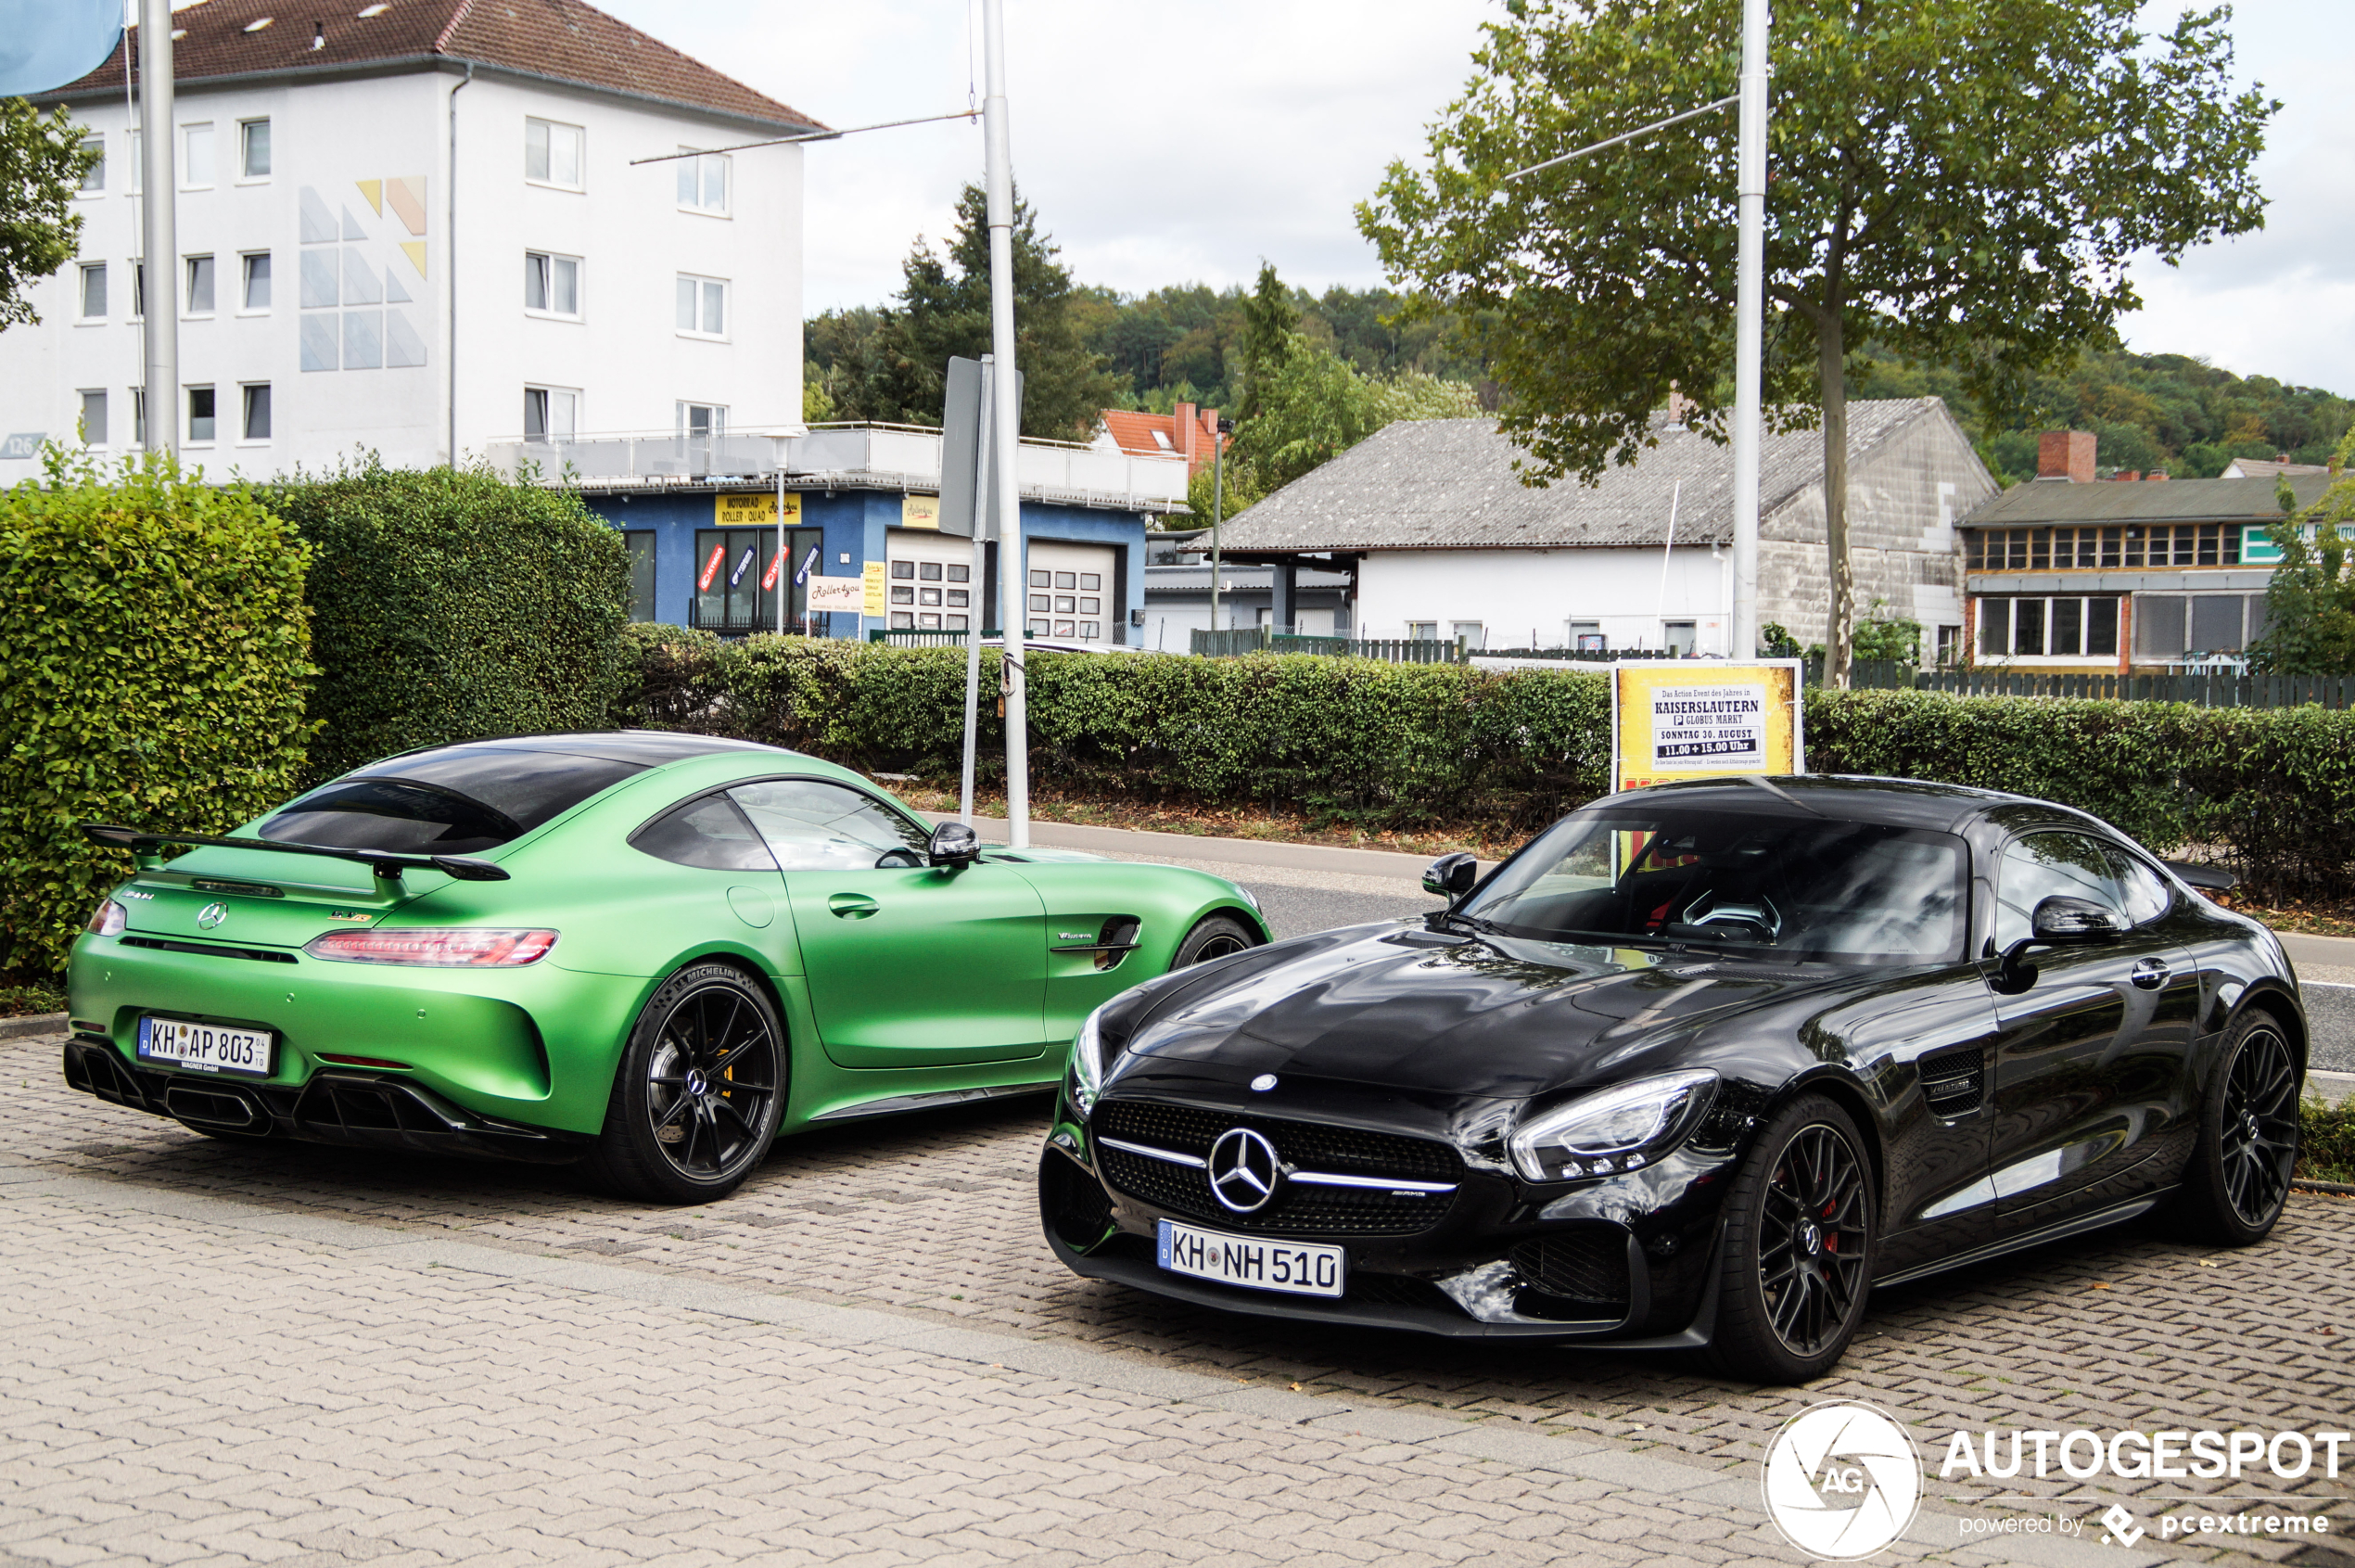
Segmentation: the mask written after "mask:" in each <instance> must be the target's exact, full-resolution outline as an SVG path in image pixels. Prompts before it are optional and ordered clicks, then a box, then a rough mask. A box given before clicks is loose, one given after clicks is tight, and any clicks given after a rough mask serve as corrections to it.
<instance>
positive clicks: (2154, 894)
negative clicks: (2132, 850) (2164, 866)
mask: <svg viewBox="0 0 2355 1568" xmlns="http://www.w3.org/2000/svg"><path fill="white" fill-rule="evenodd" d="M2109 858H2110V862H2111V864H2112V865H2114V866H2115V867H2116V868H2117V871H2118V893H2119V902H2120V907H2122V908H2123V909H2124V910H2125V911H2126V924H2129V925H2142V924H2147V923H2148V922H2150V921H2154V920H2157V919H2158V917H2159V916H2160V915H2163V914H2165V913H2166V912H2167V911H2169V910H2171V909H2173V908H2174V907H2175V895H2174V893H2173V891H2172V890H2171V889H2170V888H2169V887H2168V886H2167V884H2166V882H2165V881H2164V880H2162V879H2161V878H2160V876H2159V874H2158V873H2157V872H2155V871H2153V870H2151V868H2150V867H2148V866H2146V865H2145V864H2143V862H2142V861H2140V860H2136V859H2135V858H2134V857H2133V856H2132V855H2130V854H2128V853H2127V852H2126V851H2125V850H2123V849H2119V848H2110V849H2109Z"/></svg>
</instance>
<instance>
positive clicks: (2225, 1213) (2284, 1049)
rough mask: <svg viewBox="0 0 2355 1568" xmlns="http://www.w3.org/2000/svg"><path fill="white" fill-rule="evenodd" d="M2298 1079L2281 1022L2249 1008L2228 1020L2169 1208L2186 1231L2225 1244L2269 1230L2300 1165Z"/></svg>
mask: <svg viewBox="0 0 2355 1568" xmlns="http://www.w3.org/2000/svg"><path fill="white" fill-rule="evenodd" d="M2298 1081H2299V1074H2298V1053H2297V1052H2296V1051H2294V1050H2293V1049H2292V1048H2291V1046H2290V1043H2289V1034H2288V1031H2287V1030H2285V1029H2284V1028H2283V1026H2282V1023H2281V1020H2280V1019H2278V1018H2276V1017H2274V1016H2273V1015H2272V1013H2268V1012H2266V1011H2265V1010H2264V1009H2263V1008H2251V1009H2249V1010H2248V1011H2247V1012H2246V1013H2242V1014H2241V1015H2240V1017H2239V1018H2237V1019H2235V1020H2234V1024H2233V1026H2232V1028H2231V1029H2230V1030H2229V1031H2227V1032H2226V1034H2225V1036H2224V1047H2223V1049H2222V1050H2221V1051H2220V1052H2217V1053H2216V1066H2215V1068H2214V1070H2213V1071H2212V1072H2211V1073H2210V1074H2209V1080H2208V1092H2207V1093H2206V1094H2204V1095H2202V1096H2201V1097H2200V1108H2199V1141H2198V1143H2197V1144H2196V1145H2195V1147H2194V1148H2193V1151H2192V1157H2191V1161H2190V1163H2189V1164H2188V1165H2187V1166H2185V1167H2184V1170H2183V1186H2182V1188H2181V1189H2180V1190H2179V1191H2180V1193H2181V1196H2180V1197H2179V1198H2178V1199H2177V1201H2176V1204H2175V1209H2176V1216H2177V1218H2178V1219H2179V1220H2180V1222H2181V1223H2182V1225H2183V1229H2184V1230H2188V1231H2190V1232H2191V1233H2192V1234H2193V1235H2195V1236H2196V1237H2197V1238H2198V1239H2199V1240H2201V1241H2204V1242H2211V1243H2217V1244H2219V1245H2221V1246H2228V1247H2246V1246H2253V1245H2255V1244H2256V1243H2259V1242H2261V1241H2263V1240H2264V1239H2265V1238H2266V1236H2267V1235H2269V1234H2270V1233H2271V1232H2272V1229H2273V1224H2274V1222H2275V1221H2276V1220H2278V1219H2280V1218H2281V1217H2282V1209H2283V1208H2284V1206H2285V1205H2287V1204H2288V1202H2289V1177H2290V1170H2291V1168H2292V1167H2293V1166H2296V1165H2297V1163H2298Z"/></svg>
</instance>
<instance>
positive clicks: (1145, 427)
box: [1102, 403, 1218, 473]
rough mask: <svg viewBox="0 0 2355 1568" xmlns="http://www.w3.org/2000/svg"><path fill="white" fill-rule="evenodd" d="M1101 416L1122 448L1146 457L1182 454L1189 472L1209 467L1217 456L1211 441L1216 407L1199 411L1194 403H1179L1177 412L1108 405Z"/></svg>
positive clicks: (1215, 423)
mask: <svg viewBox="0 0 2355 1568" xmlns="http://www.w3.org/2000/svg"><path fill="white" fill-rule="evenodd" d="M1102 419H1103V424H1104V429H1105V430H1106V431H1107V432H1109V433H1110V435H1111V436H1112V439H1113V440H1114V443H1115V444H1116V445H1117V446H1118V447H1119V448H1120V450H1121V451H1123V452H1129V453H1138V454H1139V455H1142V456H1146V457H1183V458H1185V459H1186V460H1187V472H1189V473H1192V472H1194V471H1196V470H1198V469H1201V468H1203V467H1206V466H1207V465H1209V463H1210V460H1211V458H1212V457H1213V456H1214V455H1216V451H1215V448H1214V447H1213V446H1212V444H1211V440H1212V437H1213V436H1214V435H1215V434H1216V427H1217V419H1218V413H1217V410H1216V409H1203V410H1197V409H1196V408H1195V407H1194V405H1193V404H1191V403H1179V404H1178V412H1177V413H1175V414H1141V413H1139V412H1138V411H1137V410H1135V409H1129V408H1108V409H1105V410H1104V411H1103V414H1102ZM1156 437H1159V438H1160V439H1159V440H1156V439H1155V438H1156Z"/></svg>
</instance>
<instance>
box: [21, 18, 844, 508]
mask: <svg viewBox="0 0 2355 1568" xmlns="http://www.w3.org/2000/svg"><path fill="white" fill-rule="evenodd" d="M173 20H174V21H175V22H176V23H177V24H178V27H177V29H176V30H175V32H174V35H173V36H174V40H175V44H174V52H175V70H174V73H173V74H174V79H175V83H176V93H177V97H178V105H177V114H176V116H175V118H176V120H177V121H178V123H177V124H176V125H175V126H174V129H173V134H174V136H175V137H176V138H177V155H178V168H179V185H180V189H179V191H178V193H177V197H176V201H177V206H176V221H177V226H178V231H179V233H178V240H179V244H178V249H179V252H180V253H179V254H178V255H176V256H174V257H172V260H171V264H170V266H169V268H168V269H165V270H164V271H163V273H162V274H161V275H159V274H157V273H156V272H155V271H153V270H151V269H149V268H147V267H146V266H144V265H143V260H142V258H143V254H144V250H145V247H144V245H143V244H142V241H141V232H142V230H141V222H140V199H139V194H138V192H139V180H140V157H139V150H138V134H137V125H138V119H137V116H136V114H135V113H134V111H133V108H132V104H131V102H130V101H129V99H128V98H127V96H126V89H125V67H124V58H123V52H122V51H121V50H118V51H117V52H116V54H115V56H114V57H112V58H111V59H110V60H109V61H108V63H107V64H106V65H105V66H103V67H101V68H100V69H99V70H96V71H95V72H93V73H92V74H91V75H90V76H88V77H86V78H84V79H83V81H81V82H78V83H72V84H71V85H70V86H68V87H65V88H62V89H60V90H58V91H57V92H56V93H52V94H49V95H46V96H45V99H44V100H43V101H44V102H45V103H59V102H61V103H64V104H66V105H67V106H69V108H70V110H71V112H72V114H73V116H74V118H75V119H76V120H77V121H80V122H81V123H83V125H86V126H87V127H88V128H89V137H90V140H91V142H92V143H93V144H94V145H95V146H97V147H100V148H102V149H103V151H104V153H105V161H104V162H103V163H102V164H101V165H100V166H99V168H98V169H97V170H96V171H95V172H93V173H92V175H91V177H90V180H89V184H88V185H87V187H86V188H85V189H84V190H83V193H82V197H81V200H80V203H79V208H80V210H81V212H82V213H83V218H84V220H85V221H84V223H83V234H82V240H81V253H80V255H79V257H78V258H77V260H76V261H73V262H70V263H69V264H68V265H67V266H66V267H65V268H64V270H63V271H61V272H60V273H59V274H57V275H56V276H54V277H52V278H50V279H47V280H46V281H45V282H43V283H41V284H39V285H37V286H35V287H34V288H33V290H32V302H33V305H34V307H35V309H37V310H38V311H39V312H40V315H41V320H40V321H39V323H38V324H28V325H19V326H14V327H10V328H8V329H7V330H6V332H5V333H0V484H7V483H12V482H14V481H15V480H17V479H19V478H25V477H27V476H28V475H29V474H31V473H32V472H33V471H34V470H35V463H36V459H37V453H38V449H39V445H40V439H41V438H44V437H46V438H50V439H56V440H65V441H69V442H71V441H73V440H77V439H78V437H77V432H78V431H79V432H81V433H83V434H85V435H86V437H87V444H88V445H89V446H90V447H91V448H92V449H94V450H95V451H96V452H97V453H101V454H111V453H123V452H131V451H135V450H137V449H138V447H139V445H140V443H141V440H142V432H143V428H144V424H143V422H144V420H145V418H146V412H147V411H146V409H145V408H144V406H143V404H144V401H145V400H144V398H143V397H142V395H141V393H140V390H139V388H140V384H141V382H142V380H143V377H144V370H143V363H144V362H143V352H142V347H141V317H140V312H141V310H142V308H143V306H144V301H145V291H146V288H149V287H160V286H162V285H163V282H164V279H165V278H167V277H168V279H169V287H172V288H173V289H175V290H177V291H178V292H179V296H180V309H181V312H182V317H181V319H182V326H181V333H180V373H181V378H182V381H183V386H182V388H181V389H180V394H179V396H178V398H177V399H176V401H175V406H174V407H173V408H172V410H171V411H170V414H169V417H171V418H172V419H173V420H174V421H175V422H176V423H177V425H178V433H179V437H180V440H181V441H182V450H183V453H184V458H185V461H186V462H188V463H189V464H191V465H201V466H202V467H203V469H204V470H205V471H206V472H207V473H208V474H210V475H212V476H213V477H216V478H225V477H227V476H228V475H230V474H231V473H232V472H236V473H239V474H243V475H246V476H248V477H259V476H262V475H268V474H275V473H282V472H286V471H287V470H290V469H292V468H294V467H296V466H297V465H301V466H303V467H306V468H309V469H312V470H313V471H315V470H317V469H319V468H321V467H323V466H333V465H335V464H336V463H337V461H339V460H341V459H344V458H349V457H350V456H352V455H353V454H354V453H356V452H358V451H360V450H363V449H365V450H371V451H374V452H376V453H379V454H381V455H382V457H383V459H384V461H385V462H386V463H387V464H388V465H396V466H420V465H429V464H434V463H440V462H447V461H450V460H452V457H453V455H455V456H457V457H459V458H464V457H465V456H466V455H468V454H470V453H482V452H484V451H485V450H486V449H487V448H489V447H490V444H491V443H493V442H495V441H502V440H514V439H516V438H517V437H519V436H543V435H544V436H555V437H562V436H567V435H571V434H573V433H575V432H577V431H580V430H585V429H590V428H597V429H603V430H615V431H619V430H630V431H649V432H651V431H667V430H692V431H694V432H697V433H702V432H706V431H713V430H718V429H722V428H725V427H728V426H731V425H748V424H770V425H776V424H795V423H798V421H799V417H800V413H801V363H802V354H801V209H802V195H801V148H800V147H796V146H781V147H760V148H757V149H754V150H749V151H743V152H736V153H717V154H712V153H706V154H705V155H703V156H699V157H696V158H692V159H681V160H676V161H669V162H659V163H639V162H637V161H635V160H637V159H647V158H653V157H657V156H660V155H665V154H671V153H676V152H679V151H681V150H682V149H690V148H695V149H704V148H712V147H725V146H728V145H731V144H734V143H742V142H749V141H755V140H758V139H760V138H762V137H769V136H780V135H791V134H796V133H799V132H805V131H808V130H811V129H813V128H816V127H815V126H814V122H813V121H810V120H809V119H808V117H807V116H805V115H802V114H800V113H798V112H796V110H794V109H792V108H788V107H787V106H785V105H783V104H781V103H777V102H775V101H774V100H772V99H770V98H766V97H763V96H761V95H759V94H757V93H755V92H753V91H752V90H751V89H750V88H748V87H745V86H744V85H743V84H742V83H737V82H734V81H732V80H731V79H729V78H728V77H725V76H722V75H721V74H719V72H717V71H715V70H710V69H709V68H708V67H706V66H704V65H702V64H701V63H699V62H697V61H695V60H693V59H690V58H688V57H686V56H684V55H681V54H680V53H679V52H678V51H676V50H674V49H671V48H669V47H668V46H667V45H663V44H661V43H659V42H657V41H656V40H655V39H653V38H650V37H648V36H647V35H645V34H644V33H642V32H637V31H636V30H635V29H632V28H630V27H627V26H625V25H624V24H622V23H621V22H619V21H617V20H616V19H613V18H611V17H608V16H606V15H605V13H603V12H601V11H598V10H595V9H593V8H592V7H591V6H585V5H582V4H579V0H530V3H529V4H528V5H527V4H515V5H510V4H492V3H489V0H377V3H374V4H368V3H363V0H338V3H337V4H336V5H334V6H321V7H317V8H308V9H301V8H289V7H288V6H287V5H286V0H202V3H200V4H197V5H194V6H185V7H184V8H182V9H180V10H178V11H176V12H175V13H174V15H173ZM129 46H130V47H131V49H132V52H133V56H134V59H135V58H136V33H135V31H134V34H133V37H132V40H131V42H130V45H129ZM131 79H132V81H133V82H134V83H135V82H136V72H135V70H134V71H133V72H132V78H131Z"/></svg>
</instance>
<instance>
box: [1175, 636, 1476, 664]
mask: <svg viewBox="0 0 2355 1568" xmlns="http://www.w3.org/2000/svg"><path fill="white" fill-rule="evenodd" d="M1192 636H1193V646H1192V651H1193V652H1194V653H1196V654H1200V655H1203V656H1205V657H1211V658H1232V657H1236V656H1237V655H1240V654H1269V653H1272V654H1318V655H1321V656H1322V657H1326V658H1378V659H1381V660H1382V661H1383V662H1384V663H1386V664H1461V663H1463V662H1464V661H1465V659H1466V658H1467V657H1469V654H1468V650H1467V649H1466V647H1465V645H1464V639H1463V638H1461V637H1458V638H1457V639H1456V640H1455V641H1454V642H1452V643H1445V642H1441V641H1439V640H1437V639H1435V638H1421V637H1417V638H1407V637H1366V638H1359V637H1297V636H1293V635H1292V634H1290V633H1287V632H1280V631H1279V632H1271V631H1268V630H1267V628H1266V627H1244V628H1242V629H1241V630H1238V631H1196V632H1194V633H1193V634H1192Z"/></svg>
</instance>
